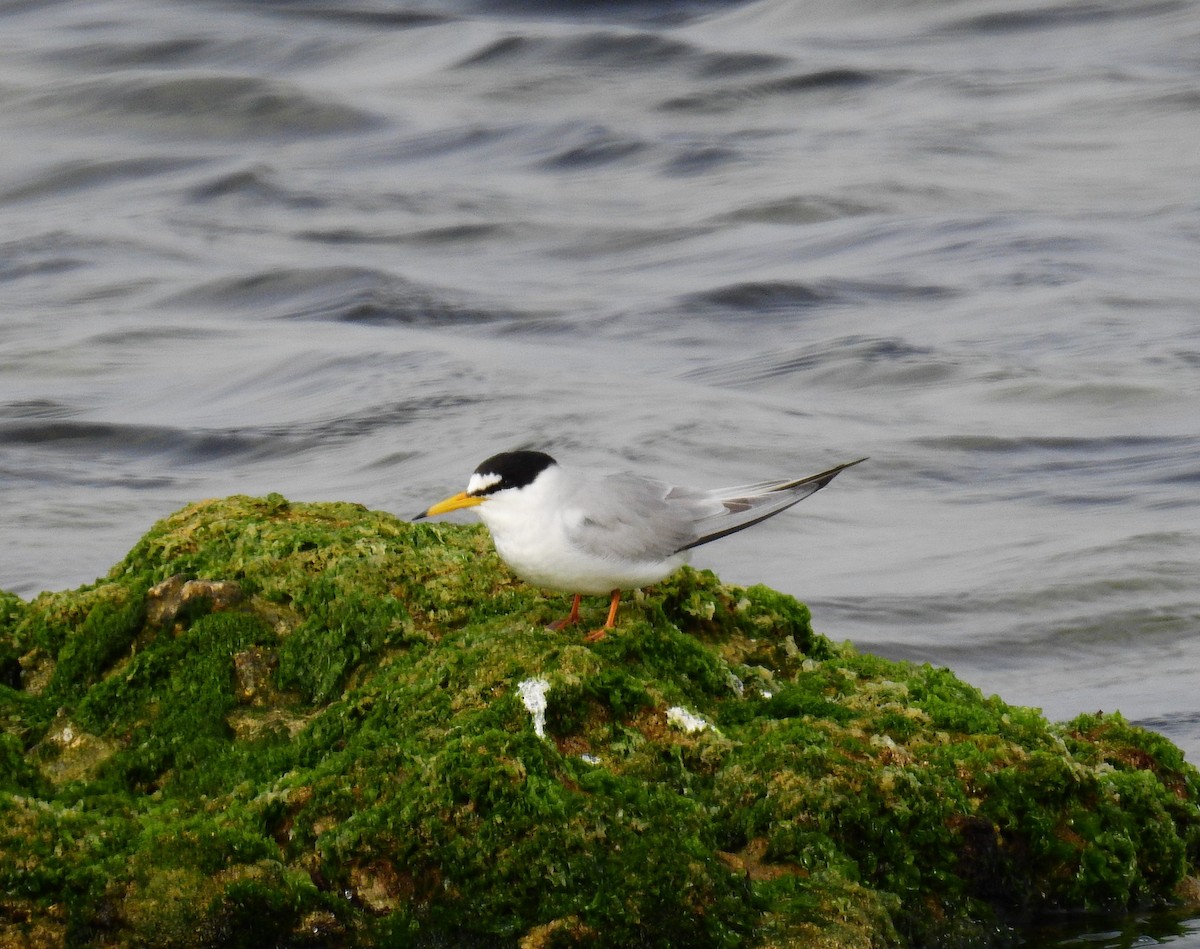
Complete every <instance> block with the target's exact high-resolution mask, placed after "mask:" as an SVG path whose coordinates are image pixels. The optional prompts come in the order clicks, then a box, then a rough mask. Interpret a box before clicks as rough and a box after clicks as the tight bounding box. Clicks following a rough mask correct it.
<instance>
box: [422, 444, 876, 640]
mask: <svg viewBox="0 0 1200 949" xmlns="http://www.w3.org/2000/svg"><path fill="white" fill-rule="evenodd" d="M863 461H866V459H865V458H859V459H858V460H857V461H851V462H847V463H846V464H842V465H838V466H837V467H836V468H830V469H829V470H828V471H822V472H821V473H820V474H815V475H809V476H808V477H807V478H797V479H787V480H782V481H761V482H759V483H757V484H747V485H741V486H739V487H731V488H714V489H711V490H704V489H700V488H687V487H681V486H679V485H673V484H668V483H666V482H664V481H657V480H655V479H653V478H646V477H643V476H641V475H637V474H628V473H621V474H606V473H599V472H593V471H588V470H582V469H571V468H564V467H562V466H561V465H559V464H558V462H556V461H555V460H554V459H553V458H551V457H550V456H549V455H547V454H545V453H544V452H540V451H524V450H522V451H507V452H502V453H500V454H498V455H493V456H492V457H491V458H489V459H487V460H486V461H484V462H482V463H481V464H480V465H479V467H477V468H476V469H475V472H474V474H472V475H471V477H470V480H468V482H467V489H466V490H465V491H460V492H459V493H458V494H455V495H451V496H450V497H448V498H446V499H445V500H444V501H439V502H438V503H437V504H435V505H433V506H432V507H430V508H428V509H426V510H424V511H422V512H421V513H420V514H418V515H416V517H415V518H414V520H420V519H421V518H425V517H434V516H436V515H438V514H445V513H447V512H448V511H456V510H458V509H460V508H469V507H474V508H478V510H477V511H476V513H477V514H478V515H479V518H480V519H481V520H482V521H483V523H484V524H485V525H487V528H488V530H489V531H491V534H492V543H493V544H495V547H496V553H497V554H499V555H500V559H501V560H503V561H504V562H505V563H506V564H508V566H509V567H510V568H511V569H512V571H513V573H515V574H516V575H517V576H518V577H520V578H521V579H522V580H525V581H526V582H527V583H531V584H533V585H534V586H537V587H540V588H542V589H545V590H555V591H558V592H561V593H573V594H574V595H575V597H574V600H572V602H571V612H570V615H568V616H567V617H566V618H564V619H561V620H558V621H557V622H554V623H551V624H550V626H551V628H554V629H562V628H564V627H566V626H570V625H572V624H574V623H577V622H579V600H580V597H581V596H582V595H583V594H585V593H587V594H608V595H609V597H610V601H609V608H608V619H607V620H606V621H605V623H604V626H603V627H602V628H600V629H598V630H596V631H595V632H593V633H591V634H589V635H588V636H587V637H585V638H586V639H587V640H588V641H589V642H595V641H597V640H599V639H603V638H604V636H605V634H606V633H607V631H608V630H610V629H612V628H613V627H614V626H615V625H616V621H617V608H618V606H619V605H620V602H621V591H622V590H635V589H640V588H641V587H645V586H649V585H650V584H652V583H657V582H658V581H659V580H663V579H665V578H666V577H669V576H670V575H671V574H672V573H674V572H675V571H676V570H678V569H679V568H680V567H681V566H683V564H685V563H686V562H687V560H688V555H689V552H690V551H691V550H692V548H693V547H699V546H700V545H701V544H707V543H709V541H713V540H717V539H718V538H720V537H725V536H726V535H728V534H733V533H735V532H737V531H740V530H745V529H746V528H747V527H752V526H753V525H755V524H757V523H759V522H760V521H765V520H766V519H767V518H768V517H773V516H774V515H776V514H778V513H779V512H780V511H785V510H787V509H788V508H789V507H791V506H792V505H793V504H796V503H798V502H800V501H803V500H804V499H805V498H806V497H808V496H809V495H810V494H814V493H815V492H817V491H819V490H821V488H823V487H825V485H827V484H829V482H830V481H832V480H833V479H834V478H835V477H836V476H837V475H838V474H839V473H841V472H842V471H845V470H846V469H847V468H849V467H851V466H853V465H857V464H859V463H861V462H863Z"/></svg>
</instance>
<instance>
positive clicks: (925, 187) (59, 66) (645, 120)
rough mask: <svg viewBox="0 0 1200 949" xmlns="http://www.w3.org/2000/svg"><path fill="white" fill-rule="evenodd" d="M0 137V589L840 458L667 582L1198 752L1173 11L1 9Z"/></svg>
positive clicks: (1189, 12)
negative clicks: (273, 534) (476, 477)
mask: <svg viewBox="0 0 1200 949" xmlns="http://www.w3.org/2000/svg"><path fill="white" fill-rule="evenodd" d="M0 141H3V143H4V144H3V147H0V225H2V227H0V537H2V543H0V588H5V589H9V590H12V591H14V592H17V593H19V594H21V595H23V596H26V597H28V596H32V595H34V594H36V593H37V592H38V591H40V590H43V589H62V588H67V587H73V586H76V585H78V584H80V583H84V582H88V581H90V580H92V579H93V578H94V577H96V576H97V575H99V574H102V573H104V572H105V571H106V570H107V569H108V568H109V567H110V566H111V565H112V564H113V563H115V562H116V561H117V560H119V559H120V558H121V557H122V556H123V555H124V553H125V552H126V551H127V550H128V548H129V547H130V546H132V544H133V543H134V541H135V540H136V539H137V538H138V537H139V536H140V535H141V534H142V533H143V532H145V530H146V529H147V528H148V527H149V526H150V524H151V523H152V522H153V521H154V520H156V519H157V518H159V517H161V516H163V515H165V514H167V513H169V512H171V511H173V510H175V509H177V508H179V507H180V506H182V505H183V504H185V503H187V502H189V501H192V500H195V499H198V498H203V497H211V496H220V495H226V494H232V493H251V494H262V493H267V492H270V491H278V492H281V493H283V494H285V495H287V496H288V497H290V498H292V499H295V500H315V499H331V500H332V499H337V500H353V501H359V502H362V503H363V504H366V505H368V506H371V507H377V508H384V509H387V510H391V511H395V512H397V513H399V514H402V515H409V514H411V513H412V512H414V511H417V510H419V509H421V508H422V507H424V506H425V505H427V504H428V503H430V502H431V501H433V500H436V499H438V498H440V497H442V496H443V495H444V494H447V493H449V492H451V491H456V490H459V489H460V488H461V487H462V486H463V485H464V484H465V481H466V477H467V474H468V473H469V472H470V471H471V469H473V468H474V466H475V464H476V463H477V462H478V461H480V460H481V459H482V458H484V457H486V456H487V455H490V454H492V453H494V452H496V451H500V450H504V449H507V448H512V447H516V446H531V447H539V448H543V449H545V450H549V451H551V452H552V453H553V454H555V455H556V456H557V457H559V458H560V460H562V461H564V462H568V463H573V464H581V465H592V466H599V467H610V468H636V469H639V470H642V471H645V472H647V473H651V474H655V475H657V476H659V477H663V478H666V479H668V480H674V481H678V482H687V483H694V484H697V485H706V486H716V485H721V484H730V483H743V482H746V481H754V480H759V479H763V478H769V477H778V476H785V475H801V474H808V473H812V472H815V471H818V470H821V469H822V468H823V467H826V466H829V465H832V464H834V463H837V462H840V461H846V460H850V459H852V458H857V457H859V456H861V455H870V456H871V460H870V462H869V463H868V464H865V465H863V466H861V467H858V468H855V469H853V470H852V471H850V472H847V473H846V474H844V475H843V476H842V477H840V478H839V479H838V480H837V481H836V482H834V484H833V485H831V486H830V488H829V489H827V490H826V491H823V492H821V493H820V494H819V495H817V496H816V497H814V498H812V499H811V500H809V501H807V502H805V503H804V504H803V505H802V506H800V507H798V508H796V509H795V510H794V511H792V512H789V513H787V514H785V515H783V516H781V517H779V518H776V519H774V520H772V521H770V522H768V523H766V524H763V525H762V526H760V527H758V528H756V529H754V530H753V531H749V532H747V533H744V534H740V535H738V536H736V537H731V538H728V539H726V540H724V541H722V542H720V543H718V544H714V545H712V546H710V547H706V548H702V549H701V550H699V551H697V554H696V557H695V562H696V564H697V565H698V566H703V567H711V568H713V569H715V570H717V571H718V572H719V573H720V574H721V576H722V577H723V578H724V579H726V580H729V581H734V582H742V583H754V582H765V583H768V584H770V585H772V586H774V587H777V588H779V589H781V590H785V591H787V592H789V593H793V594H795V595H796V596H798V597H800V598H802V599H804V600H805V601H806V602H808V603H809V604H810V605H811V607H812V609H813V613H814V618H815V625H816V626H817V627H818V628H819V629H820V630H821V631H822V632H824V633H826V634H827V635H830V636H831V637H833V638H835V639H850V640H852V641H853V642H855V643H856V644H857V645H858V646H859V647H860V648H862V649H865V650H872V651H875V652H878V653H881V654H883V655H886V656H891V657H897V658H906V659H913V660H917V661H928V662H931V663H934V664H939V665H948V666H950V667H951V668H953V669H954V670H955V671H956V672H958V673H959V674H960V675H961V676H963V677H964V678H966V679H967V680H969V681H971V682H972V683H974V684H976V685H978V686H979V687H980V688H982V689H983V690H984V691H985V692H988V693H992V692H995V693H998V694H1000V695H1001V696H1002V697H1004V698H1005V699H1006V700H1008V701H1010V702H1015V703H1020V704H1026V705H1034V706H1039V707H1041V708H1043V709H1044V710H1045V711H1046V713H1047V714H1048V715H1049V716H1051V717H1052V718H1056V719H1063V718H1067V717H1070V716H1072V715H1074V714H1076V713H1079V712H1083V711H1095V710H1097V709H1103V710H1105V711H1111V710H1114V709H1119V710H1121V711H1123V712H1124V713H1125V714H1126V716H1127V717H1128V718H1130V719H1132V720H1135V721H1138V722H1141V723H1143V724H1145V725H1148V726H1149V727H1151V728H1154V729H1157V730H1159V731H1161V732H1162V733H1163V734H1165V735H1167V736H1168V737H1170V738H1171V739H1172V740H1174V741H1175V742H1177V743H1178V744H1180V745H1181V746H1182V747H1183V748H1184V749H1185V750H1186V751H1187V752H1188V755H1189V758H1190V759H1191V760H1192V761H1193V762H1195V761H1197V760H1198V759H1200V688H1198V687H1197V677H1198V672H1200V636H1198V635H1197V634H1198V633H1200V582H1198V578H1200V3H1198V2H1196V0H1133V2H1131V0H900V2H893V3H887V4H881V3H876V2H867V0H837V2H833V0H760V2H752V3H717V2H701V0H696V2H660V3H648V2H647V3H638V2H613V3H585V2H578V0H576V2H571V0H557V2H544V3H532V2H521V0H500V2H489V3H484V2H482V0H480V2H474V0H423V2H420V0H418V2H412V3H403V4H400V3H394V2H384V0H348V2H341V0H287V2H285V0H279V2H271V0H261V2H250V0H246V2H229V3H216V2H203V0H189V2H181V0H167V2H164V0H90V2H88V3H77V2H67V0H0ZM601 607H602V604H596V605H595V606H594V609H596V610H599V609H601ZM1197 931H1200V921H1193V923H1192V924H1185V925H1183V926H1182V927H1176V928H1175V929H1171V928H1170V927H1168V928H1167V930H1163V929H1162V928H1161V927H1160V928H1159V929H1158V930H1155V932H1156V933H1158V935H1156V936H1153V937H1151V936H1146V935H1138V936H1132V937H1131V936H1129V935H1128V932H1129V930H1128V929H1126V930H1124V933H1125V934H1124V935H1122V934H1121V933H1120V932H1118V933H1116V934H1115V935H1112V939H1115V940H1116V941H1113V942H1110V943H1107V944H1110V945H1114V946H1115V945H1131V944H1138V945H1141V944H1144V943H1143V942H1141V941H1136V942H1130V941H1129V940H1130V939H1135V940H1142V939H1150V938H1154V939H1155V940H1156V941H1157V940H1158V939H1160V938H1161V939H1163V940H1167V941H1171V942H1172V943H1173V944H1178V945H1180V946H1182V945H1185V944H1197V943H1196V942H1195V940H1197V939H1200V937H1197V936H1196V933H1197ZM1187 933H1191V934H1192V935H1190V936H1189V935H1187ZM1088 938H1089V939H1091V940H1092V941H1091V942H1089V943H1088V944H1089V945H1100V944H1104V943H1099V942H1096V941H1095V940H1096V939H1099V938H1101V937H1098V936H1095V935H1094V934H1093V935H1092V936H1089V937H1088ZM1188 940H1193V942H1192V943H1189V942H1188ZM1064 944H1073V943H1069V940H1068V943H1064Z"/></svg>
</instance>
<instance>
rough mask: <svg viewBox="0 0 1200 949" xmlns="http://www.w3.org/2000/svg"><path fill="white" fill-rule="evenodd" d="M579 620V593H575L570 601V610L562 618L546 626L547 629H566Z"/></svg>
mask: <svg viewBox="0 0 1200 949" xmlns="http://www.w3.org/2000/svg"><path fill="white" fill-rule="evenodd" d="M578 622H579V594H578V593H576V594H575V599H573V600H572V601H571V612H570V614H569V615H567V616H565V617H564V618H563V619H556V620H555V621H554V622H553V623H551V624H550V625H549V626H547V627H546V628H547V629H566V628H567V627H568V626H574V625H575V624H576V623H578Z"/></svg>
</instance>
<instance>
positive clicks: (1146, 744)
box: [0, 495, 1200, 947]
mask: <svg viewBox="0 0 1200 949" xmlns="http://www.w3.org/2000/svg"><path fill="white" fill-rule="evenodd" d="M171 578H175V579H171ZM192 580H194V581H196V582H195V583H193V584H191V586H187V583H188V581H192ZM185 587H186V588H187V589H188V590H190V591H191V593H190V594H189V595H188V596H184V595H183V593H182V592H181V591H182V590H183V589H184V588H185ZM210 594H211V595H210ZM173 598H174V599H173ZM566 607H567V603H566V599H565V598H562V597H555V598H551V599H546V598H544V597H542V596H541V595H540V594H539V593H538V592H537V591H535V590H531V589H529V588H528V587H526V586H524V585H522V584H520V583H518V582H516V581H514V580H513V579H512V578H511V577H510V576H509V575H508V573H507V572H506V571H505V570H504V568H503V566H502V565H501V564H500V563H499V562H498V561H497V559H496V558H495V555H494V553H493V552H492V550H491V547H490V543H489V540H488V538H487V535H486V532H484V531H482V530H481V529H469V528H457V527H452V526H445V525H415V526H414V525H408V524H404V523H402V522H400V521H397V520H396V519H394V518H392V517H390V516H388V515H385V514H381V513H378V512H371V511H366V510H364V509H363V508H361V507H357V506H355V505H347V504H292V503H289V502H287V501H286V500H285V499H283V498H281V497H279V496H277V495H272V496H270V497H268V498H264V499H254V498H242V497H236V498H229V499H225V500H221V501H208V502H203V503H200V504H196V505H192V506H191V507H188V508H185V509H184V510H182V511H180V512H178V513H177V514H174V515H172V516H171V517H169V518H167V519H165V520H164V521H162V522H160V523H159V524H156V525H155V526H154V527H153V528H152V529H151V530H150V532H149V533H147V535H146V536H145V537H144V538H143V539H142V540H141V541H140V542H139V543H138V544H137V546H136V547H135V548H134V549H133V550H132V551H131V552H130V554H129V555H128V556H127V557H126V558H125V559H124V560H123V561H122V562H121V563H120V564H118V565H117V566H116V567H114V568H113V570H112V571H111V572H110V573H109V575H108V576H107V577H106V578H104V579H103V580H101V581H99V582H98V583H96V584H92V585H89V586H87V587H83V588H81V589H80V590H76V591H72V592H68V593H55V594H43V595H42V596H40V597H38V598H37V599H35V600H34V601H32V602H31V603H22V602H21V601H19V600H17V599H16V598H14V597H11V596H8V595H5V594H0V662H2V661H3V660H4V658H5V656H7V657H9V658H10V659H11V660H12V661H13V662H15V663H16V664H17V675H16V676H15V678H14V681H12V682H7V683H3V682H0V724H2V726H3V728H2V731H0V768H2V769H3V770H2V771H0V892H2V893H4V894H5V895H4V896H3V897H0V921H3V920H5V919H17V918H20V919H26V920H34V921H35V922H33V923H30V924H29V925H31V926H34V927H35V928H37V931H38V932H39V933H42V934H44V935H45V938H46V940H47V941H46V944H59V945H105V946H119V945H129V946H133V945H139V946H142V945H144V946H213V945H262V944H268V943H271V944H287V945H305V944H311V945H384V944H388V945H390V944H401V945H480V946H484V945H486V946H492V945H497V944H499V945H515V944H517V943H518V942H519V941H521V940H522V939H527V940H528V941H529V942H530V943H531V944H537V945H576V944H591V945H662V946H668V945H669V946H682V945H696V946H720V945H730V946H732V945H763V946H768V945H771V946H775V945H779V946H783V945H795V946H805V947H814V946H827V947H838V946H885V945H901V944H941V945H979V944H985V943H986V942H987V941H988V940H1003V938H1005V935H1006V933H1007V932H1008V931H1007V930H1006V929H1005V928H1004V926H1003V921H1004V920H1006V919H1011V918H1021V917H1023V916H1024V915H1027V914H1031V913H1036V912H1038V911H1040V910H1044V909H1055V910H1063V909H1085V908H1098V907H1105V908H1108V907H1126V906H1134V905H1144V904H1146V903H1156V902H1157V903H1161V902H1165V901H1168V900H1170V899H1171V898H1172V894H1173V893H1174V892H1175V891H1176V888H1177V887H1178V885H1179V884H1180V883H1181V881H1184V880H1185V879H1186V878H1188V877H1189V876H1194V875H1195V874H1196V867H1197V865H1198V863H1200V810H1198V807H1197V802H1198V801H1200V778H1198V776H1197V773H1196V772H1195V770H1194V769H1192V768H1191V767H1190V766H1189V765H1187V764H1186V762H1184V760H1183V758H1182V756H1181V755H1180V753H1179V752H1178V749H1176V748H1175V747H1174V746H1172V745H1171V744H1170V743H1169V742H1167V741H1166V740H1165V739H1163V738H1161V737H1159V736H1156V735H1152V734H1151V733H1148V732H1145V731H1143V730H1141V729H1138V728H1135V727H1133V726H1130V725H1129V724H1128V723H1126V722H1125V721H1124V720H1123V719H1121V718H1120V717H1119V716H1085V717H1083V718H1080V719H1077V720H1076V721H1075V722H1072V723H1068V724H1067V725H1064V726H1057V727H1056V726H1051V725H1049V724H1048V723H1047V722H1046V721H1045V720H1044V719H1043V718H1042V716H1041V715H1040V714H1039V713H1037V712H1036V711H1035V710H1031V709H1020V708H1014V707H1012V706H1008V705H1006V704H1005V703H1004V702H1002V701H1001V700H999V699H997V698H995V697H992V698H985V697H983V696H982V695H981V694H980V693H979V692H978V691H977V690H975V689H974V688H972V687H970V686H968V685H966V684H964V683H962V682H961V681H960V680H958V679H957V678H956V677H955V676H954V675H953V674H952V673H951V672H949V671H948V670H945V669H934V668H931V667H929V666H913V665H909V664H905V663H895V662H889V661H886V660H883V659H879V658H877V657H873V656H867V655H860V654H858V653H856V652H855V651H854V650H853V649H852V648H850V647H848V646H844V645H841V646H839V645H834V644H832V643H830V642H829V641H827V640H826V639H824V638H823V637H820V636H817V635H816V634H814V633H813V631H812V626H811V622H810V617H809V614H808V610H807V609H806V608H805V607H804V606H803V605H802V604H799V603H797V602H796V601H795V600H793V599H791V598H790V597H786V596H783V595H782V594H779V593H776V592H774V591H771V590H768V589H767V588H765V587H751V588H749V589H741V588H737V587H731V586H727V585H724V584H721V583H720V581H719V580H718V579H717V578H716V577H715V576H714V575H712V574H711V573H708V572H703V571H693V570H686V569H685V570H683V571H681V572H680V573H678V574H677V575H676V576H674V577H672V578H671V579H670V580H668V581H667V582H665V583H663V584H660V585H659V586H658V587H657V588H655V589H652V590H650V591H647V592H646V593H645V594H639V595H637V596H631V597H629V598H627V603H626V605H625V606H624V607H623V610H622V618H621V621H620V624H619V626H618V629H617V630H616V631H615V632H613V633H611V634H610V635H609V636H608V637H607V638H606V639H604V640H602V641H600V642H599V643H596V644H585V643H584V642H583V641H582V637H581V634H580V633H579V632H578V631H565V632H554V631H550V630H547V629H545V622H546V621H547V620H548V619H551V618H553V617H555V616H557V615H561V613H563V612H565V610H566ZM587 609H588V610H589V611H592V610H594V611H595V612H596V616H597V621H598V618H599V615H600V613H601V606H600V605H599V604H589V605H588V607H587ZM533 678H538V679H542V680H544V681H545V682H547V683H548V684H549V689H548V692H547V693H546V699H547V708H546V713H545V737H539V735H538V734H537V733H536V732H535V729H534V722H533V718H532V716H531V714H530V713H529V711H528V710H527V709H526V708H525V707H524V704H523V702H522V699H521V697H520V695H519V694H518V684H519V683H521V682H522V681H524V680H526V679H533ZM673 706H682V707H683V708H685V709H686V710H687V711H688V712H689V713H690V714H692V715H695V716H699V718H700V719H702V720H703V721H704V722H707V723H710V725H708V726H707V727H704V728H702V729H700V730H698V731H685V730H684V729H683V728H682V727H680V726H677V725H674V724H672V723H671V721H670V720H669V719H668V715H667V710H668V709H669V708H671V707H673Z"/></svg>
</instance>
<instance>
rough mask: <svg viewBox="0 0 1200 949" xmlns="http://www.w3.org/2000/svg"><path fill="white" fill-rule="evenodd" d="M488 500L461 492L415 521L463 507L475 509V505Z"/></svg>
mask: <svg viewBox="0 0 1200 949" xmlns="http://www.w3.org/2000/svg"><path fill="white" fill-rule="evenodd" d="M486 500H487V498H486V497H482V496H480V495H477V494H467V492H466V491H459V492H458V494H454V495H451V496H450V497H448V498H446V500H444V501H438V503H437V504H435V505H434V506H433V507H431V508H430V509H429V510H428V511H423V512H422V513H420V514H418V515H417V516H416V517H414V518H413V520H415V521H419V520H420V519H421V518H423V517H436V516H437V515H439V514H447V513H449V512H450V511H457V510H458V509H459V508H463V507H475V505H477V504H482V503H483V502H484V501H486Z"/></svg>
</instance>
